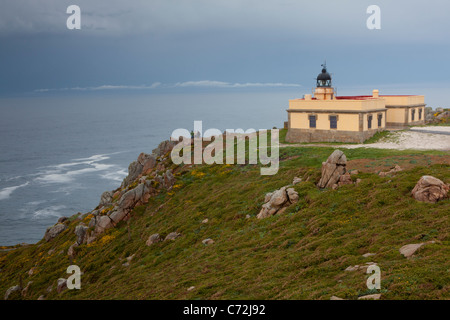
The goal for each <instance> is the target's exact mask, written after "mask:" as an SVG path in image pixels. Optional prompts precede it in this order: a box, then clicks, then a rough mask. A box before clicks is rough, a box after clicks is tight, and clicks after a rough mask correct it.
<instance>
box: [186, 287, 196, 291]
mask: <svg viewBox="0 0 450 320" xmlns="http://www.w3.org/2000/svg"><path fill="white" fill-rule="evenodd" d="M194 289H195V287H194V286H192V287H189V288H188V289H187V291H192V290H194Z"/></svg>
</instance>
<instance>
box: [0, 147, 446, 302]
mask: <svg viewBox="0 0 450 320" xmlns="http://www.w3.org/2000/svg"><path fill="white" fill-rule="evenodd" d="M171 148H173V143H170V142H168V141H166V142H163V143H161V144H160V145H159V146H158V148H156V149H155V150H153V152H152V153H151V154H146V153H142V154H140V155H139V157H138V159H137V160H136V161H134V162H133V163H131V164H130V166H129V169H128V171H129V174H128V176H127V177H126V178H125V179H124V181H123V182H122V184H121V186H120V187H119V188H117V189H115V190H112V191H107V192H104V193H103V194H102V196H101V198H100V203H99V205H98V206H97V207H96V208H95V209H94V210H92V211H90V212H87V213H84V214H81V213H80V214H76V215H74V216H72V217H68V218H60V219H59V221H58V223H57V224H56V225H55V226H53V227H51V228H49V230H48V231H47V232H46V234H45V236H44V238H43V239H42V240H41V241H40V242H38V243H37V244H34V245H27V246H14V247H9V248H1V249H0V292H2V293H5V294H6V293H8V297H7V298H8V299H38V298H41V299H43V298H45V299H329V298H330V297H331V296H337V297H340V298H347V299H357V298H358V297H359V296H364V295H367V294H371V293H375V292H372V291H370V290H368V289H367V287H366V279H367V275H366V274H365V270H366V269H367V266H369V265H377V266H379V267H380V268H381V272H382V282H381V286H382V289H381V291H378V292H377V293H381V295H382V298H386V299H393V298H420V299H426V298H430V299H431V298H442V297H445V296H446V295H447V296H448V283H449V281H448V280H449V278H448V277H447V276H446V274H447V273H446V272H445V270H448V269H449V268H450V264H449V261H450V259H448V258H449V257H448V245H449V244H450V240H449V238H448V234H450V233H449V231H450V224H449V220H448V219H449V217H448V212H449V207H450V206H449V200H448V199H447V198H442V199H440V200H439V201H438V202H436V203H426V202H420V201H417V200H415V199H414V198H413V197H412V196H411V191H412V190H413V189H415V188H414V187H415V185H416V183H417V182H418V181H419V179H420V178H421V177H422V176H424V175H432V176H434V177H436V178H439V179H440V180H441V181H447V182H448V181H449V180H450V170H448V169H449V168H450V163H449V159H450V154H449V153H448V152H447V153H446V152H418V151H414V152H413V153H411V151H392V150H391V151H388V150H370V149H354V150H346V151H344V152H345V156H346V164H345V165H346V171H347V172H346V173H345V175H343V176H345V177H346V178H347V179H348V180H349V181H348V183H335V184H334V185H337V187H336V188H332V187H327V188H325V189H320V188H319V187H318V186H317V184H318V183H319V182H320V181H321V180H324V179H325V178H324V177H327V176H330V177H333V174H327V171H326V170H325V169H327V166H326V165H325V167H324V164H323V163H325V164H326V163H331V162H332V161H331V160H329V161H328V160H327V158H328V157H329V156H330V154H332V153H333V151H334V150H333V149H332V148H327V147H323V148H314V147H304V148H283V149H281V151H280V156H281V165H280V171H279V173H278V174H276V175H274V176H261V175H260V167H259V165H196V166H190V165H179V166H178V165H174V164H173V163H172V162H171V161H170V150H171ZM333 154H336V153H333ZM327 161H328V162H327ZM394 164H397V165H400V166H401V167H402V168H403V170H402V171H395V172H392V173H389V174H386V175H379V174H378V173H379V172H380V171H382V170H385V169H386V166H387V165H388V166H392V165H394ZM324 170H325V171H324ZM343 176H341V177H340V178H339V179H341V178H342V177H343ZM294 178H295V179H294ZM293 179H294V181H293ZM339 181H340V180H339ZM356 181H359V183H355V182H356ZM327 184H328V183H327ZM422 184H423V183H422ZM425 187H426V188H428V185H426V186H425ZM442 190H444V189H442ZM446 190H448V188H447V189H446ZM282 191H283V192H282ZM415 191H416V192H415V193H414V194H416V193H417V190H415ZM444 191H445V190H444ZM428 194H429V193H426V195H428ZM279 198H280V199H281V200H283V201H281V200H280V201H278V199H279ZM269 204H270V208H268V206H269ZM274 205H276V208H277V210H266V211H267V212H268V214H264V217H262V216H261V212H262V211H264V210H265V208H266V209H267V208H268V209H273V208H274ZM272 211H274V212H273V213H272ZM264 212H265V211H264ZM258 218H264V219H258ZM409 245H413V246H412V247H414V248H417V250H415V251H414V252H413V253H412V254H411V255H410V256H409V257H408V258H407V257H406V256H405V255H404V254H403V253H402V252H401V251H400V249H401V248H404V247H405V246H406V247H407V248H410V247H411V246H409ZM403 251H404V250H403ZM70 265H76V266H79V268H80V269H81V272H82V275H81V289H73V290H69V289H68V288H67V287H66V286H65V282H64V280H65V279H67V278H68V277H69V276H70V274H68V273H67V271H66V270H67V268H68V267H69V266H70ZM364 267H365V268H364ZM406 287H407V288H409V289H408V290H405V288H406Z"/></svg>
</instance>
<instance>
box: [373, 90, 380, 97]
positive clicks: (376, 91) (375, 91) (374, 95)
mask: <svg viewBox="0 0 450 320" xmlns="http://www.w3.org/2000/svg"><path fill="white" fill-rule="evenodd" d="M378 93H379V91H378V90H377V89H375V90H373V91H372V96H373V97H374V98H378V97H379V96H378Z"/></svg>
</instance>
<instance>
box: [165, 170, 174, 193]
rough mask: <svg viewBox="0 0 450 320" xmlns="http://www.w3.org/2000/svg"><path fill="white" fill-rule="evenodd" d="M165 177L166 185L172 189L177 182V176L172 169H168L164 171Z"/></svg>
mask: <svg viewBox="0 0 450 320" xmlns="http://www.w3.org/2000/svg"><path fill="white" fill-rule="evenodd" d="M163 179H164V187H165V188H166V189H171V188H172V187H173V185H174V184H175V177H174V176H173V174H172V171H171V170H167V171H166V173H164V176H163Z"/></svg>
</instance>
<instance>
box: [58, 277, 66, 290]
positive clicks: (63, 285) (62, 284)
mask: <svg viewBox="0 0 450 320" xmlns="http://www.w3.org/2000/svg"><path fill="white" fill-rule="evenodd" d="M65 289H67V279H64V278H59V279H58V284H57V286H56V291H57V292H58V293H61V292H63V291H64V290H65Z"/></svg>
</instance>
